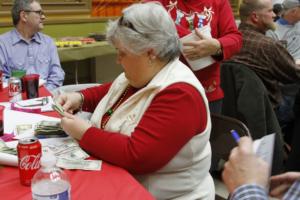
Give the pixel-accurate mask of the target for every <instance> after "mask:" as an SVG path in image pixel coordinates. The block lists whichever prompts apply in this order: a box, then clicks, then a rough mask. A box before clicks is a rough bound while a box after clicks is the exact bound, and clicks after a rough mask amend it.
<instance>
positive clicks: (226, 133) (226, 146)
mask: <svg viewBox="0 0 300 200" xmlns="http://www.w3.org/2000/svg"><path fill="white" fill-rule="evenodd" d="M211 124H212V128H211V134H210V143H211V149H212V164H211V168H210V169H211V171H212V172H213V171H221V170H222V168H223V165H224V163H225V162H226V161H227V160H228V157H229V154H230V151H231V150H232V149H233V148H234V147H236V146H237V144H236V141H235V140H234V139H233V137H232V135H231V133H230V131H231V130H235V131H237V132H238V134H239V135H240V136H241V137H242V136H250V132H249V130H248V128H247V126H246V125H245V124H244V123H243V122H241V121H239V120H237V119H235V118H232V117H227V116H224V115H219V114H215V113H212V114H211Z"/></svg>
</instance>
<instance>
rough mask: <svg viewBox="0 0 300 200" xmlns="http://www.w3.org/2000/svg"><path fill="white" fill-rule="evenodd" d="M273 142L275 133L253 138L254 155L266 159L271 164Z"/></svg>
mask: <svg viewBox="0 0 300 200" xmlns="http://www.w3.org/2000/svg"><path fill="white" fill-rule="evenodd" d="M274 143H275V133H272V134H269V135H266V136H264V137H262V138H261V139H258V140H255V141H254V143H253V149H254V152H255V153H256V155H258V156H259V157H261V158H262V159H263V160H264V161H266V162H267V163H268V164H269V166H272V161H273V151H274Z"/></svg>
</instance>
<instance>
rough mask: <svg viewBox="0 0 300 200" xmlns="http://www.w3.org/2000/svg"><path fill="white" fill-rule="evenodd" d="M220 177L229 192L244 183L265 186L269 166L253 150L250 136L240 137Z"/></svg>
mask: <svg viewBox="0 0 300 200" xmlns="http://www.w3.org/2000/svg"><path fill="white" fill-rule="evenodd" d="M222 178H223V181H224V183H225V185H226V187H227V189H228V191H229V192H230V193H232V192H234V190H235V189H237V188H238V187H240V186H242V185H244V184H257V185H259V186H262V187H263V188H266V186H267V185H268V179H269V166H268V164H267V163H266V162H265V161H264V160H262V159H261V158H259V157H257V156H256V155H255V153H254V152H253V144H252V140H251V138H249V137H241V139H240V141H239V142H238V146H237V147H235V148H234V149H233V150H232V151H231V153H230V156H229V160H228V161H227V162H226V163H225V165H224V171H223V173H222Z"/></svg>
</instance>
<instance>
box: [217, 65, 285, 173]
mask: <svg viewBox="0 0 300 200" xmlns="http://www.w3.org/2000/svg"><path fill="white" fill-rule="evenodd" d="M221 87H222V89H223V91H224V99H223V107H222V114H224V115H226V116H230V117H233V118H236V119H239V120H240V121H242V122H243V123H244V124H245V125H246V126H247V127H248V129H249V130H250V133H251V136H252V138H253V139H259V138H261V137H263V136H265V135H268V134H271V133H276V141H275V151H274V159H273V170H272V171H273V174H276V173H279V172H280V171H279V170H280V169H281V168H282V162H283V139H282V135H281V128H280V126H279V123H278V120H277V118H276V115H275V112H274V110H273V108H272V105H271V103H270V100H269V98H268V94H267V91H266V88H265V87H264V84H263V83H262V81H261V80H260V79H259V78H258V77H257V75H256V74H255V72H254V71H252V70H251V69H249V68H248V67H247V66H245V65H243V64H240V63H234V62H224V63H223V64H222V67H221Z"/></svg>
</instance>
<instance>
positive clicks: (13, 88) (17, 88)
mask: <svg viewBox="0 0 300 200" xmlns="http://www.w3.org/2000/svg"><path fill="white" fill-rule="evenodd" d="M9 91H11V92H19V91H20V86H19V85H17V84H10V85H9Z"/></svg>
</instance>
